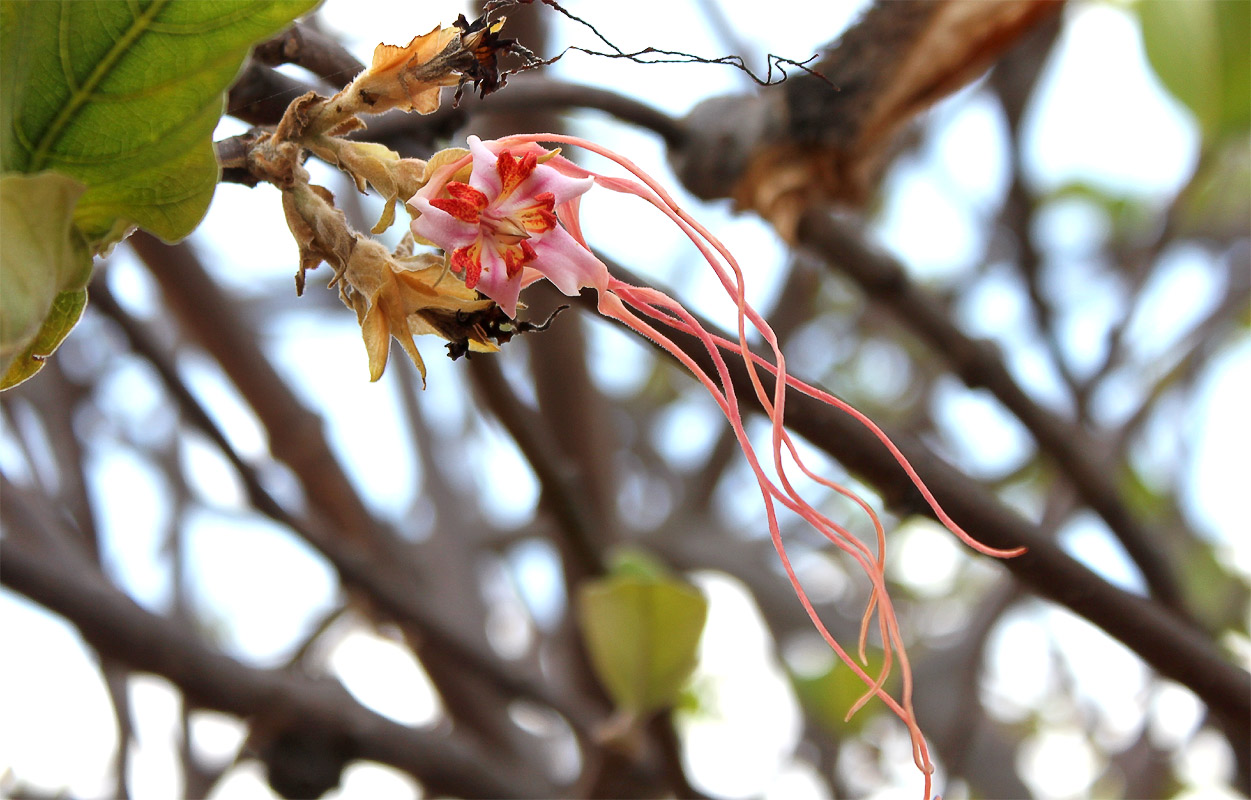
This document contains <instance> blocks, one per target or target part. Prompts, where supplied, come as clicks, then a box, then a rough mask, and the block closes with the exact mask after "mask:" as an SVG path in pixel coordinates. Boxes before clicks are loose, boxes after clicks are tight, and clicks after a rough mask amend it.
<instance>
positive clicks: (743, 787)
mask: <svg viewBox="0 0 1251 800" xmlns="http://www.w3.org/2000/svg"><path fill="white" fill-rule="evenodd" d="M694 579H695V582H696V583H697V584H698V585H699V587H700V589H702V590H703V591H704V593H705V595H706V596H707V597H708V600H709V611H708V622H707V624H706V626H705V628H704V636H703V639H702V641H701V642H700V655H699V666H698V668H697V669H696V672H695V675H694V677H693V678H692V683H693V685H694V686H695V687H696V691H697V693H698V694H699V695H700V696H701V698H703V697H704V695H705V694H707V695H708V696H709V700H710V702H709V703H708V704H707V705H706V706H704V705H703V704H701V708H700V712H699V713H697V714H684V715H680V716H679V718H678V727H679V730H680V731H681V732H682V739H683V751H684V754H685V758H686V762H687V765H688V767H689V770H690V775H691V780H692V782H693V783H694V784H695V785H696V786H697V787H698V788H701V789H702V790H704V791H706V792H710V793H712V794H715V795H719V796H722V797H729V798H743V797H750V796H753V795H757V794H759V793H761V792H762V791H764V790H765V789H766V788H767V787H768V786H770V785H771V784H772V783H773V782H774V781H775V780H776V777H777V775H778V773H779V771H780V770H781V769H782V768H783V766H784V765H785V764H787V763H788V762H789V760H790V752H791V750H792V749H793V748H794V746H795V743H796V742H797V741H798V738H799V725H800V719H799V708H798V705H797V704H796V701H795V698H794V695H793V694H792V693H791V691H790V687H789V683H788V682H787V680H786V678H785V677H784V675H783V673H782V671H781V669H780V667H779V666H778V664H777V662H776V659H775V658H774V656H773V646H772V643H771V641H770V640H769V638H768V636H767V635H766V633H765V630H764V627H763V622H762V621H761V619H760V612H759V611H758V610H757V609H756V606H755V604H754V602H753V601H752V600H751V597H750V596H749V595H748V594H747V592H746V591H745V590H744V589H743V588H742V586H741V584H739V583H738V582H737V581H734V580H733V579H730V578H727V577H725V576H723V575H720V574H718V573H711V572H705V573H699V574H698V575H696V576H694Z"/></svg>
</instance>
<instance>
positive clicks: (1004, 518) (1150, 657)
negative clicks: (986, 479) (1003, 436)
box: [584, 275, 1251, 748]
mask: <svg viewBox="0 0 1251 800" xmlns="http://www.w3.org/2000/svg"><path fill="white" fill-rule="evenodd" d="M621 277H622V278H624V279H625V280H630V276H629V275H622V276H621ZM584 301H586V298H584ZM705 327H707V328H708V329H709V330H714V329H715V328H714V326H712V325H710V324H707V323H705ZM671 338H672V339H673V341H675V342H676V343H677V344H678V345H679V346H680V347H681V348H682V349H683V350H684V351H685V352H686V353H687V354H689V355H690V356H691V357H692V358H693V359H694V360H695V361H696V362H697V363H698V364H699V365H700V366H701V368H702V369H704V370H705V371H708V372H709V373H710V374H715V372H714V366H713V364H712V360H711V359H710V358H709V357H708V354H707V351H705V350H704V348H703V345H702V344H701V343H700V342H699V340H698V339H696V338H694V337H692V336H688V335H685V334H679V333H676V332H675V333H673V334H672V337H671ZM727 361H728V363H729V367H730V373H731V379H732V381H733V386H734V389H735V391H736V392H737V393H738V394H739V397H740V398H751V397H754V396H755V390H754V389H753V387H752V384H751V381H750V379H749V378H748V375H747V370H746V368H745V367H744V366H743V364H742V362H741V361H738V360H732V359H727ZM761 377H762V379H763V380H764V384H765V390H766V391H767V392H771V391H772V388H771V384H770V381H769V380H768V379H767V376H764V375H762V376H761ZM786 423H787V426H788V427H789V428H790V429H791V430H793V431H795V432H796V433H798V434H800V435H802V436H804V437H805V438H807V439H808V440H809V441H811V442H812V443H813V444H815V445H816V446H817V447H819V448H821V449H822V450H824V451H826V452H827V453H829V454H830V455H831V456H833V457H834V458H836V459H838V460H839V462H841V463H842V464H843V465H844V466H845V467H846V468H847V469H849V470H850V471H852V472H853V473H855V474H857V475H858V476H859V477H860V478H861V479H863V480H865V481H866V482H868V483H869V484H870V485H872V486H874V487H875V488H876V489H877V490H878V491H879V492H880V493H881V494H882V496H883V497H884V499H885V500H886V502H888V503H889V504H891V505H892V506H895V507H902V508H904V509H906V510H908V511H912V512H919V513H926V514H929V513H930V512H929V508H928V506H927V505H926V504H925V503H924V501H923V499H922V497H921V495H920V493H919V492H917V490H916V488H915V487H914V486H913V485H912V483H911V481H910V480H909V479H908V477H907V476H906V475H905V474H904V472H903V470H902V469H901V468H900V466H899V464H898V463H897V462H896V461H895V459H894V457H893V456H892V455H891V454H890V453H889V452H888V451H887V450H886V449H885V448H884V447H883V446H882V443H881V442H880V441H878V439H877V437H876V436H874V435H873V434H872V433H871V432H870V431H868V430H867V429H866V428H864V427H863V426H861V425H860V424H859V423H858V422H856V421H855V420H853V419H852V418H851V417H848V416H846V415H844V414H840V413H838V412H836V411H834V410H832V409H831V408H830V407H828V406H826V405H824V404H822V403H820V402H818V401H816V400H814V399H812V398H809V397H807V396H804V395H800V394H798V393H794V394H792V395H790V396H789V397H788V399H787V403H786ZM888 433H889V431H888ZM892 438H893V439H894V441H895V443H896V444H897V445H898V446H899V448H900V450H901V451H903V453H904V455H905V456H906V457H907V458H908V460H909V461H910V462H911V463H912V465H913V467H915V468H916V471H917V473H918V474H919V475H920V476H921V478H922V479H923V480H924V481H925V483H926V484H927V485H928V486H929V488H930V490H931V491H932V492H933V493H934V496H935V497H936V498H937V499H938V501H939V502H940V503H941V504H942V506H943V508H944V509H945V510H946V511H947V513H949V514H950V515H951V516H952V518H953V519H955V520H956V522H957V523H959V524H960V525H961V526H963V527H964V528H965V530H967V531H968V532H969V533H970V534H971V535H972V536H973V537H975V538H977V539H978V540H980V541H982V542H984V543H985V544H988V545H990V546H991V547H997V548H1013V547H1019V546H1021V545H1024V546H1025V547H1027V548H1029V552H1027V553H1026V554H1025V555H1022V556H1019V557H1017V558H1012V559H1007V560H1005V561H1004V562H1003V565H1004V566H1005V567H1006V568H1007V569H1008V570H1009V571H1010V572H1012V573H1013V574H1014V575H1015V576H1016V577H1017V578H1018V579H1019V580H1020V581H1021V582H1022V583H1023V584H1025V585H1026V586H1028V587H1030V588H1031V589H1032V590H1033V591H1034V592H1036V593H1037V594H1039V595H1040V596H1042V597H1045V598H1048V599H1050V600H1053V601H1055V602H1056V603H1058V604H1060V605H1062V606H1064V607H1066V608H1068V609H1069V610H1071V611H1073V612H1074V613H1076V614H1078V615H1079V616H1082V617H1084V618H1086V619H1087V620H1089V621H1090V622H1092V623H1094V624H1095V625H1097V626H1099V627H1100V628H1102V629H1103V630H1104V631H1106V632H1107V633H1108V634H1109V635H1111V636H1112V637H1113V638H1115V639H1117V640H1119V641H1120V642H1122V643H1123V644H1125V645H1126V646H1127V647H1129V648H1130V649H1131V650H1133V651H1134V652H1135V653H1137V654H1138V655H1139V656H1140V657H1141V658H1142V659H1143V660H1144V661H1146V662H1147V663H1148V664H1150V665H1151V666H1152V667H1153V668H1154V669H1156V670H1157V671H1158V672H1159V673H1160V674H1162V675H1164V676H1166V677H1169V678H1171V679H1173V680H1175V681H1177V682H1179V683H1181V684H1184V685H1185V686H1188V687H1189V688H1190V689H1191V690H1192V691H1193V692H1195V694H1197V695H1198V696H1199V697H1200V698H1201V699H1202V700H1203V701H1204V702H1205V703H1207V704H1208V706H1209V708H1211V709H1212V711H1213V712H1214V713H1216V714H1219V715H1222V716H1227V717H1228V718H1229V720H1230V724H1231V728H1230V730H1232V731H1233V734H1232V735H1233V738H1234V739H1235V740H1236V741H1234V745H1235V746H1236V747H1244V748H1245V747H1247V746H1249V745H1251V681H1248V676H1247V673H1246V672H1245V671H1244V670H1241V669H1239V668H1238V667H1236V666H1234V665H1233V664H1231V663H1229V662H1228V661H1226V660H1225V659H1224V658H1222V656H1221V654H1220V653H1219V652H1218V651H1217V650H1216V648H1215V647H1214V646H1213V645H1212V643H1211V642H1210V641H1209V640H1208V639H1207V638H1205V637H1204V636H1203V635H1202V634H1201V633H1200V632H1199V631H1197V630H1195V629H1194V628H1192V627H1189V626H1187V625H1185V624H1184V623H1183V622H1181V621H1180V620H1179V619H1178V618H1177V617H1176V616H1175V615H1173V614H1172V613H1171V612H1169V611H1168V610H1167V609H1165V608H1163V607H1162V606H1160V605H1158V604H1157V603H1155V602H1153V601H1151V600H1148V599H1146V598H1142V597H1138V596H1136V595H1132V594H1130V593H1128V592H1125V591H1123V590H1121V589H1118V588H1117V587H1115V586H1113V585H1111V584H1110V583H1108V582H1107V581H1105V580H1103V579H1102V578H1100V577H1099V576H1098V575H1096V574H1095V573H1094V572H1092V571H1091V570H1089V569H1087V568H1086V567H1085V566H1083V565H1082V564H1080V563H1078V562H1077V561H1076V560H1074V559H1073V558H1072V557H1070V556H1069V555H1068V554H1066V553H1065V552H1064V551H1063V550H1061V549H1060V548H1059V546H1058V545H1057V544H1056V543H1055V542H1054V541H1053V540H1052V539H1051V538H1050V537H1048V536H1046V535H1045V534H1044V533H1043V532H1042V531H1040V530H1039V529H1038V528H1037V527H1036V526H1034V525H1032V524H1031V523H1029V522H1028V521H1026V520H1025V519H1023V518H1022V517H1021V516H1020V515H1018V514H1017V513H1015V512H1014V511H1011V510H1009V509H1008V508H1007V507H1005V506H1004V505H1003V504H1002V503H1000V502H999V500H998V499H997V498H996V497H995V496H994V495H993V494H991V493H990V491H989V490H987V489H986V488H985V487H983V486H982V485H981V484H979V483H977V482H976V481H974V480H972V479H970V478H969V477H967V476H965V475H964V474H962V473H961V472H959V471H958V470H956V469H954V468H952V466H951V465H950V464H947V463H946V462H944V461H942V460H941V459H939V458H938V457H937V456H935V455H934V454H933V453H932V452H930V451H929V450H928V449H926V448H925V447H923V446H922V445H920V444H918V443H916V442H914V441H910V440H909V439H906V438H905V437H903V436H893V437H892Z"/></svg>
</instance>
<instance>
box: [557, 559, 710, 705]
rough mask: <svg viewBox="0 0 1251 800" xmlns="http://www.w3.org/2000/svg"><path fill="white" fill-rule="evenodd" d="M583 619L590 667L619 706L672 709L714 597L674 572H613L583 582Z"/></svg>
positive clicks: (580, 613) (691, 666)
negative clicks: (670, 574)
mask: <svg viewBox="0 0 1251 800" xmlns="http://www.w3.org/2000/svg"><path fill="white" fill-rule="evenodd" d="M580 601H581V602H580V603H579V618H578V622H579V624H580V626H581V629H582V637H583V639H584V640H585V642H586V647H587V651H588V653H589V655H590V658H591V664H592V666H593V667H594V669H595V673H596V675H597V676H598V677H599V680H600V683H602V684H603V685H604V688H605V689H607V690H608V693H609V695H610V696H611V697H612V699H613V701H614V702H615V703H616V704H617V708H618V709H619V710H621V711H624V712H626V713H628V714H630V715H634V716H642V715H644V714H649V713H651V712H654V711H659V710H661V709H666V708H672V707H673V706H674V705H675V704H677V702H678V700H679V699H680V698H681V692H682V688H683V687H684V686H685V685H686V682H687V681H688V680H689V678H690V676H691V671H692V670H693V669H694V668H695V662H696V655H697V651H698V648H699V637H700V635H701V634H702V633H703V629H704V621H705V620H706V619H707V616H708V601H707V600H705V599H704V596H703V595H702V594H701V593H700V592H699V590H698V589H696V588H695V587H694V586H691V585H690V584H689V583H686V582H684V581H681V580H678V579H676V578H672V577H665V576H655V577H644V576H641V575H638V574H623V575H613V576H610V577H607V578H602V579H599V580H595V581H592V582H589V583H587V584H585V585H583V587H582V591H581V597H580Z"/></svg>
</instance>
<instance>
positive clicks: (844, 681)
mask: <svg viewBox="0 0 1251 800" xmlns="http://www.w3.org/2000/svg"><path fill="white" fill-rule="evenodd" d="M867 656H868V660H869V663H868V665H862V666H864V671H865V672H867V673H868V674H869V675H877V673H878V671H879V670H881V668H882V651H880V650H871V651H869V652H868V653H867ZM790 676H791V684H792V685H793V686H794V687H795V695H796V696H797V697H798V698H799V702H800V705H802V706H803V707H804V709H805V710H806V711H807V712H808V714H809V715H811V717H812V718H813V719H814V720H816V721H817V722H818V723H820V724H821V726H822V727H824V728H826V729H827V730H829V731H830V732H831V733H833V734H834V735H836V736H854V735H856V734H858V733H860V732H861V731H862V730H863V729H864V726H865V725H866V724H867V723H868V722H869V720H871V719H873V717H874V716H876V714H877V713H878V712H880V711H882V710H883V709H885V708H886V706H885V704H884V703H882V701H881V699H879V698H877V697H875V698H873V699H872V700H870V701H869V702H868V703H866V704H865V705H864V707H863V708H861V709H860V710H858V711H857V712H856V714H855V716H853V717H852V718H851V719H847V712H848V711H850V710H851V707H852V706H854V705H855V704H856V701H857V700H859V699H860V698H861V697H863V696H864V693H865V691H866V690H867V689H868V687H867V686H866V685H865V683H864V681H862V680H860V677H859V676H858V675H856V673H854V672H852V671H851V669H850V668H849V667H847V665H845V664H843V663H842V662H841V661H834V662H833V664H831V666H830V668H829V669H826V670H823V671H821V672H818V673H816V674H815V675H803V674H800V673H798V672H796V671H794V670H791V671H790ZM893 683H894V676H893V675H892V676H891V677H889V678H887V679H886V687H885V688H886V689H887V690H889V689H890V688H891V685H892V684H893Z"/></svg>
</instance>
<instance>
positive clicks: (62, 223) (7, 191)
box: [0, 172, 91, 389]
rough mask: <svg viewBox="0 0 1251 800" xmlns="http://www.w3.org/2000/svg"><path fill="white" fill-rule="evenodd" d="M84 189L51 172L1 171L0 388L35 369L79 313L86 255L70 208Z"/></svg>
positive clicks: (86, 269) (88, 259) (83, 295)
mask: <svg viewBox="0 0 1251 800" xmlns="http://www.w3.org/2000/svg"><path fill="white" fill-rule="evenodd" d="M85 189H86V187H84V186H83V185H82V184H81V183H79V182H78V181H75V180H74V179H73V178H68V177H66V176H64V175H58V174H57V173H55V172H41V173H39V174H37V175H5V176H4V177H3V178H0V265H3V268H2V269H0V374H3V375H4V377H3V379H2V380H0V389H3V388H8V387H9V386H13V385H16V384H18V383H20V382H21V381H23V380H25V379H26V378H29V377H30V376H31V375H33V374H35V373H36V372H38V371H39V368H40V366H42V360H41V359H42V358H43V357H46V356H48V355H51V354H52V352H53V351H54V350H56V347H57V345H58V344H60V343H61V340H62V339H64V338H65V334H67V333H69V331H70V329H71V328H72V327H74V323H75V322H77V321H78V317H79V315H80V314H81V313H82V307H83V303H84V302H85V299H86V292H84V291H83V287H84V286H85V285H86V283H87V279H88V278H89V277H90V275H91V254H90V253H89V252H88V250H87V246H86V244H85V243H84V242H83V241H82V238H81V237H80V236H79V235H78V232H77V231H76V230H75V228H74V208H75V204H76V203H77V202H78V199H79V198H80V197H81V196H82V194H83V192H84V191H85Z"/></svg>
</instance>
